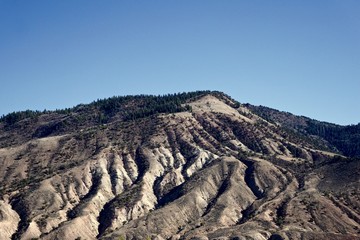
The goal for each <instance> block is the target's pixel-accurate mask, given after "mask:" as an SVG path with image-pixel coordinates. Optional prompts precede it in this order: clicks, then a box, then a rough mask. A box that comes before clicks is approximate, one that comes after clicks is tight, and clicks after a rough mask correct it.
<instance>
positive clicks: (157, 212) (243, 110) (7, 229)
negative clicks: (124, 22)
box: [0, 91, 360, 240]
mask: <svg viewBox="0 0 360 240" xmlns="http://www.w3.org/2000/svg"><path fill="white" fill-rule="evenodd" d="M359 130H360V126H359V125H354V126H339V125H335V124H330V123H324V122H319V121H316V120H312V119H309V118H306V117H299V116H294V115H292V114H290V113H284V112H280V111H277V110H274V109H270V108H266V107H261V106H253V105H250V104H240V103H239V102H237V101H235V100H234V99H232V98H231V97H230V96H227V95H226V94H224V93H221V92H212V91H199V92H192V93H179V94H170V95H165V96H147V95H141V96H126V97H113V98H109V99H104V100H97V101H94V102H93V103H91V104H87V105H78V106H76V107H74V108H71V109H65V110H57V111H44V112H36V111H25V112H16V113H12V114H9V115H6V116H3V117H2V118H1V119H0V164H1V165H2V167H1V168H0V182H1V184H0V229H1V231H0V239H37V238H39V239H259V240H260V239H305V240H306V239H359V237H360V212H359V211H360V208H359V207H360V206H359V204H360V201H359V196H360V194H359V182H360V179H359V173H360V171H359V170H360V164H359V163H360V162H359V156H360V154H359V149H360V148H359V146H360V141H359Z"/></svg>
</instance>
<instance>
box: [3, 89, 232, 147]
mask: <svg viewBox="0 0 360 240" xmlns="http://www.w3.org/2000/svg"><path fill="white" fill-rule="evenodd" d="M206 94H213V95H215V96H218V97H219V98H223V99H224V100H226V101H229V100H228V99H231V98H230V97H228V96H226V95H224V94H223V93H221V92H216V91H197V92H190V93H177V94H167V95H163V96H154V95H137V96H120V97H111V98H107V99H102V100H97V101H94V102H92V103H90V104H87V105H84V104H80V105H78V106H76V107H73V108H68V109H63V110H55V111H46V110H44V111H31V110H26V111H21V112H13V113H10V114H7V115H5V116H2V117H1V118H0V130H4V131H5V132H6V133H8V134H4V135H0V147H6V146H11V145H12V144H16V143H19V142H22V141H25V140H29V139H32V138H43V137H48V136H55V135H59V134H65V133H69V132H73V131H77V130H79V129H83V128H88V127H91V126H97V125H102V124H107V123H110V122H115V121H121V122H128V121H134V120H136V119H140V118H144V117H149V116H152V115H156V114H161V113H176V112H183V111H191V107H190V106H189V105H187V104H186V103H187V102H189V101H190V100H195V99H197V98H200V97H202V96H204V95H206ZM229 102H230V101H229ZM236 104H238V103H236Z"/></svg>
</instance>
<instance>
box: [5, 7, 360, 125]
mask: <svg viewBox="0 0 360 240" xmlns="http://www.w3.org/2000/svg"><path fill="white" fill-rule="evenodd" d="M0 83H1V85H0V101H1V104H0V115H2V114H6V113H9V112H12V111H18V110H25V109H32V110H36V109H37V110H43V109H56V108H65V107H71V106H74V105H77V104H79V103H89V102H91V101H93V100H96V99H98V98H105V97H111V96H114V95H129V94H141V93H144V94H166V93H175V92H183V91H193V90H220V91H224V92H225V93H227V94H229V95H231V96H232V97H233V98H235V99H237V100H239V101H240V102H242V103H246V102H249V103H252V104H255V105H265V106H269V107H273V108H276V109H279V110H284V111H289V112H292V113H295V114H298V115H305V116H308V117H311V118H315V119H318V120H323V121H329V122H334V123H339V124H356V123H358V122H360V111H359V103H360V1H358V0H317V1H314V0H301V1H300V0H298V1H288V0H282V1H280V0H273V1H267V0H263V1H257V0H248V1H240V0H236V1H235V0H234V1H230V0H227V1H211V0H206V1H205V0H204V1H202V0H195V1H194V0H181V1H180V0H178V1H165V0H164V1H145V0H144V1H140V0H136V1H133V0H131V1H130V0H129V1H111V0H106V1H100V0H99V1H89V0H86V1H85V0H84V1H80V0H71V1H70V0H61V1H60V0H59V1H55V0H53V1H52V0H34V1H28V0H22V1H20V0H0Z"/></svg>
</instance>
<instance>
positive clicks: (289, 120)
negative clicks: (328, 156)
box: [245, 104, 360, 157]
mask: <svg viewBox="0 0 360 240" xmlns="http://www.w3.org/2000/svg"><path fill="white" fill-rule="evenodd" d="M245 106H246V107H247V108H249V109H251V111H253V112H254V113H255V114H257V115H259V116H260V117H262V118H264V119H266V120H267V121H269V122H272V123H275V122H276V123H280V124H281V125H282V127H284V128H287V130H288V131H292V132H294V134H297V135H299V136H303V137H306V136H316V137H320V138H322V139H324V140H326V141H327V142H328V143H329V144H330V145H332V146H333V147H335V148H336V150H338V151H339V152H340V153H342V154H344V155H345V156H349V157H355V156H360V123H359V124H357V125H348V126H341V125H337V124H333V123H327V122H320V121H317V120H314V119H310V118H307V117H303V116H295V115H293V114H291V113H287V112H281V111H278V110H275V109H271V108H268V107H264V106H253V105H250V104H246V105H245Z"/></svg>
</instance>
